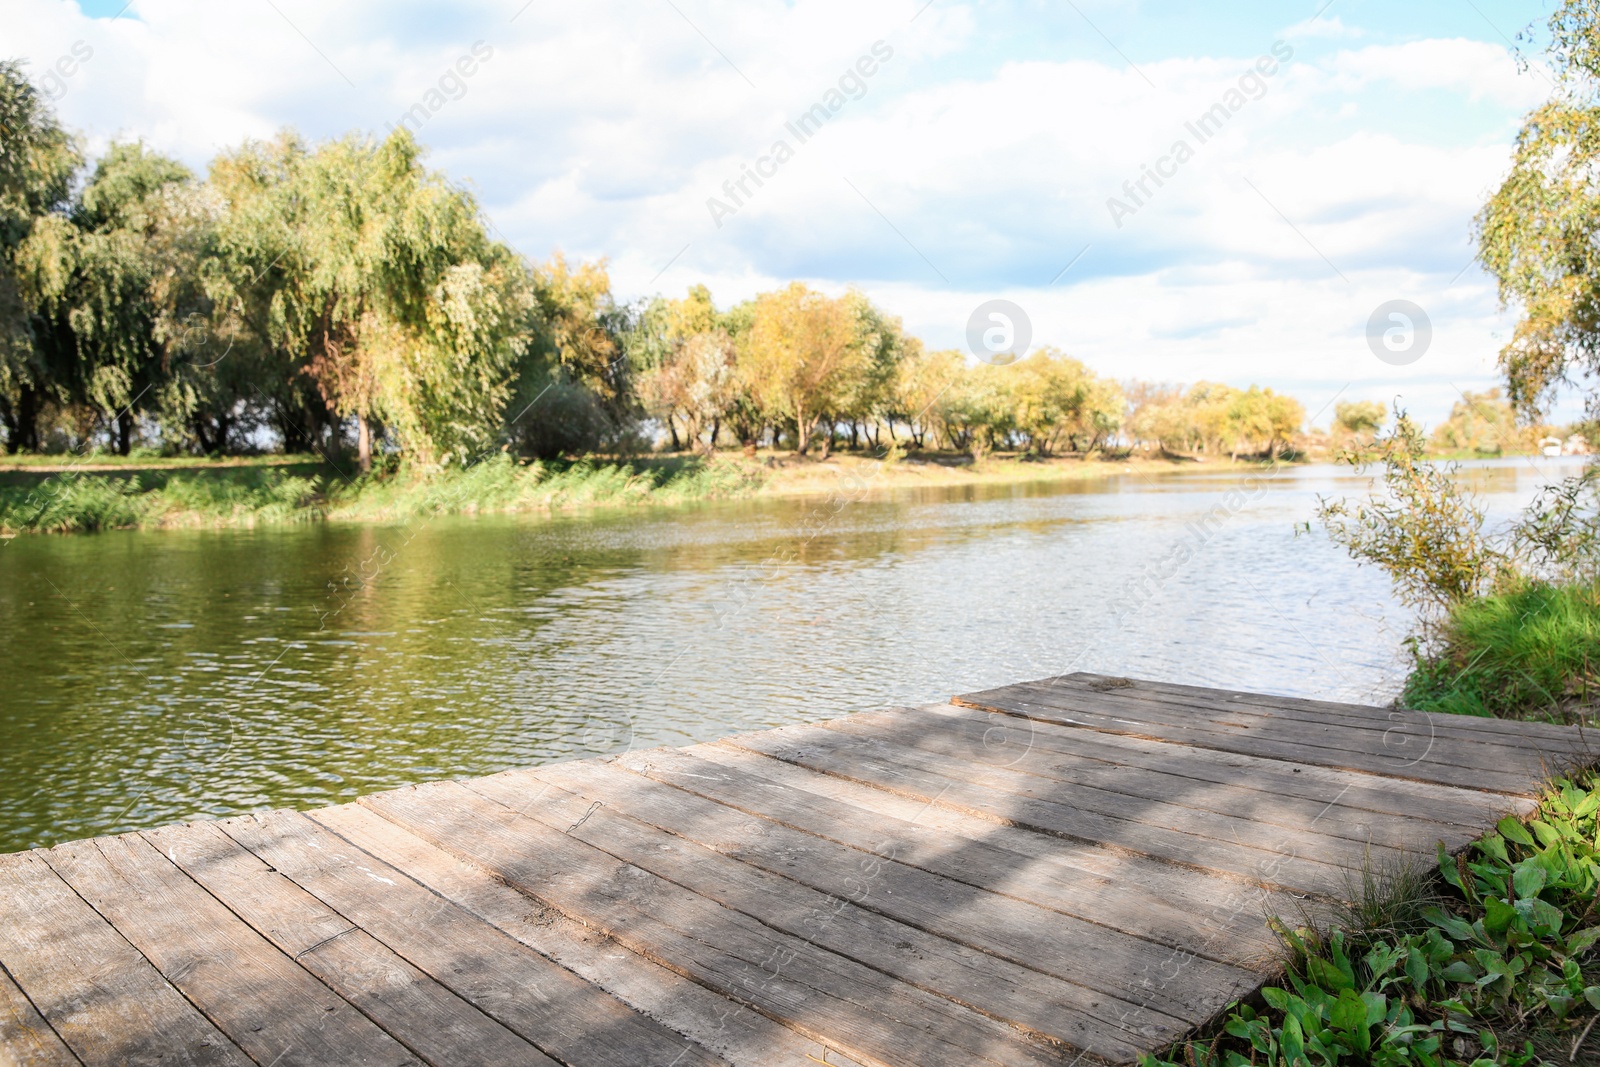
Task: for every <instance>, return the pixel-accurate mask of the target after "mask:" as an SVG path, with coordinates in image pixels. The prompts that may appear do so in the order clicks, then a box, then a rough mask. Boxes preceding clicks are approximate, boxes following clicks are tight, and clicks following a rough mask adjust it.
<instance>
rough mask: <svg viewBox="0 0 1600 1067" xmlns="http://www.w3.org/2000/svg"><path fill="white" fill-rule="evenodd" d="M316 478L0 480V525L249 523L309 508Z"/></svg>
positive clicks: (258, 473) (244, 473)
mask: <svg viewBox="0 0 1600 1067" xmlns="http://www.w3.org/2000/svg"><path fill="white" fill-rule="evenodd" d="M317 495H318V493H317V479H315V478H307V477H300V476H297V475H292V474H287V473H285V472H283V471H281V470H272V469H266V470H263V469H256V468H240V469H230V470H218V471H181V472H172V473H167V472H144V473H140V474H135V475H131V476H129V477H122V476H120V475H102V474H85V473H81V472H69V473H66V474H58V475H55V476H53V477H50V478H46V479H44V480H43V481H41V482H39V483H38V484H37V485H34V486H24V485H0V530H3V531H5V532H6V533H20V532H23V531H37V532H42V533H84V532H90V531H94V530H107V529H117V528H124V527H137V526H200V525H218V526H225V525H240V526H245V525H252V524H254V523H257V522H287V521H292V520H295V519H303V518H311V517H314V516H315V514H316V510H315V508H316V499H317Z"/></svg>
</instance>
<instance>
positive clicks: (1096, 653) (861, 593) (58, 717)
mask: <svg viewBox="0 0 1600 1067" xmlns="http://www.w3.org/2000/svg"><path fill="white" fill-rule="evenodd" d="M1479 467H1481V469H1479V470H1477V471H1476V472H1475V473H1474V478H1475V479H1476V481H1477V485H1478V488H1479V489H1480V491H1483V492H1485V493H1487V494H1490V496H1489V499H1490V500H1491V502H1492V504H1493V506H1494V508H1495V510H1496V511H1497V512H1501V513H1507V512H1509V510H1510V509H1511V508H1512V507H1514V506H1515V504H1516V503H1518V502H1520V501H1521V500H1523V499H1525V498H1526V497H1527V496H1528V495H1529V494H1530V493H1531V492H1532V491H1533V489H1534V488H1535V487H1536V485H1537V484H1538V482H1539V479H1540V477H1541V473H1542V474H1545V475H1547V474H1548V473H1549V472H1551V471H1567V470H1572V469H1575V468H1574V467H1573V465H1572V464H1571V463H1566V464H1560V463H1558V461H1552V460H1541V461H1530V460H1522V461H1504V462H1499V463H1492V464H1483V465H1479ZM1365 484H1366V483H1365V479H1357V478H1354V477H1352V476H1351V475H1350V474H1349V472H1348V471H1342V472H1341V471H1335V470H1334V469H1333V468H1329V467H1310V468H1298V469H1289V470H1285V471H1281V472H1279V473H1276V474H1272V475H1264V476H1256V477H1255V478H1254V479H1246V478H1241V477H1239V476H1236V475H1208V474H1202V473H1186V474H1184V475H1181V476H1170V477H1121V478H1112V479H1106V480H1102V481H1095V482H1086V483H1081V484H1073V485H1059V484H1058V485H1027V486H1009V487H999V488H984V489H979V488H972V487H966V488H963V489H960V490H920V491H917V492H909V493H904V494H900V495H895V496H892V497H876V498H872V499H864V500H853V501H846V500H842V499H841V500H837V501H820V500H781V501H759V502H737V503H727V504H717V505H705V506H697V507H693V508H682V509H655V510H650V511H640V512H616V511H612V512H605V513H597V514H592V515H584V516H566V517H559V518H555V519H541V518H531V517H520V518H519V517H500V518H480V519H455V518H452V519H438V520H432V521H425V522H421V523H417V524H413V525H411V526H409V527H402V526H393V527H378V526H304V527H291V528H280V529H263V530H255V531H204V532H186V531H166V532H151V533H115V534H103V535H97V536H87V537H29V538H19V539H16V540H14V541H12V542H11V543H9V544H8V545H6V546H5V547H3V548H0V609H3V617H4V619H5V626H6V634H5V641H4V648H5V653H4V655H5V665H6V670H5V686H4V690H3V692H0V731H3V732H0V737H3V738H4V743H3V747H0V851H9V850H12V849H18V848H24V847H28V846H32V845H39V844H48V843H51V842H55V841H60V840H64V839H68V838H75V837H82V836H88V835H91V834H101V833H108V832H112V831H116V830H122V829H127V828H129V827H135V826H147V825H152V824H158V823H163V822H169V821H173V820H177V819H182V818H189V817H194V816H200V815H223V814H230V813H235V812H239V811H242V810H248V809H252V808H261V807H268V806H300V807H309V806H314V805H319V804H325V803H330V802H334V801H338V800H343V799H348V798H350V797H353V796H356V795H359V794H362V793H367V792H372V791H374V790H377V789H382V788H387V787H391V786H395V785H399V784H403V783H406V782H415V781H421V780H425V779H430V778H443V777H463V776H468V775H474V774H482V773H487V772H490V771H494V770H498V769H502V768H505V767H510V766H518V765H528V764H535V763H541V762H547V761H550V760H554V759H561V758H564V757H570V756H573V755H580V754H586V753H597V752H605V751H614V750H617V749H620V748H623V747H626V746H629V745H632V746H635V747H641V746H651V745H660V744H682V743H685V742H691V741H698V740H706V739H709V738H713V737H717V736H720V735H722V734H726V733H730V732H732V731H736V730H748V729H754V728H759V727H766V726H774V725H779V724H783V723H790V722H798V721H804V720H814V719H818V718H823V717H827V716H831V715H834V714H838V713H840V712H843V711H848V710H854V709H860V708H866V707H872V706H877V705H883V704H888V703H895V702H906V701H927V700H935V699H942V698H945V697H947V696H949V695H951V694H953V693H956V692H961V691H966V690H973V689H980V688H984V687H987V686H993V685H999V684H1003V683H1006V682H1012V681H1018V680H1022V679H1027V678H1037V677H1042V676H1046V675H1050V674H1053V673H1058V672H1063V671H1069V670H1097V671H1105V672H1110V673H1117V674H1130V675H1141V676H1146V677H1153V678H1164V679H1171V680H1177V681H1187V682H1195V683H1201V684H1216V685H1226V686H1234V687H1240V688H1258V689H1263V690H1272V691H1278V692H1284V693H1295V694H1304V695H1318V696H1333V697H1344V698H1353V699H1365V700H1382V699H1387V698H1388V697H1389V696H1391V695H1392V694H1393V692H1394V690H1395V687H1396V685H1397V683H1398V680H1399V676H1400V674H1401V672H1402V670H1403V665H1404V661H1403V658H1402V652H1401V645H1400V642H1401V639H1402V638H1403V636H1404V634H1405V632H1406V629H1407V627H1408V625H1409V621H1408V618H1407V616H1406V615H1405V613H1404V612H1403V611H1401V610H1400V609H1398V608H1397V607H1396V606H1395V605H1394V604H1393V602H1392V601H1391V599H1390V597H1389V595H1388V586H1387V582H1386V580H1385V579H1384V578H1383V576H1382V575H1380V574H1378V573H1376V572H1373V571H1371V570H1365V569H1358V568H1356V567H1355V566H1354V565H1353V564H1352V563H1351V562H1350V561H1349V560H1348V559H1346V558H1345V557H1344V556H1343V554H1342V553H1341V552H1340V551H1339V550H1338V549H1336V548H1335V547H1334V546H1332V545H1331V544H1329V543H1328V542H1327V541H1326V539H1325V538H1324V537H1323V536H1322V535H1321V534H1320V533H1313V534H1311V535H1309V536H1308V535H1305V534H1301V535H1300V536H1296V535H1295V526H1296V525H1297V524H1298V523H1301V522H1304V521H1305V520H1307V519H1308V518H1310V517H1311V511H1312V507H1313V505H1314V503H1315V499H1316V496H1317V494H1319V493H1321V494H1323V495H1330V494H1332V495H1339V494H1350V493H1356V492H1359V491H1360V490H1361V489H1362V487H1363V486H1364V485H1365Z"/></svg>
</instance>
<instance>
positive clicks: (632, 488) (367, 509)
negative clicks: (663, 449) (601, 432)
mask: <svg viewBox="0 0 1600 1067" xmlns="http://www.w3.org/2000/svg"><path fill="white" fill-rule="evenodd" d="M761 482H762V475H761V474H760V473H759V471H758V470H757V469H756V468H753V467H751V466H749V465H746V464H742V463H738V462H713V463H707V462H705V461H704V460H701V459H698V458H688V457H683V458H671V459H648V460H640V461H635V462H626V463H624V462H598V461H587V460H580V461H576V462H569V463H529V464H520V463H517V462H515V461H514V460H513V459H512V458H511V457H510V456H507V455H498V456H495V457H493V458H491V459H488V460H485V461H484V462H482V463H477V464H474V465H472V466H470V467H466V468H456V469H445V470H443V471H437V472H431V473H429V474H427V475H423V474H419V473H417V472H414V471H409V470H406V469H403V468H402V469H401V470H398V471H395V472H390V473H374V474H370V475H365V476H362V477H359V478H356V479H353V480H350V481H346V480H345V479H344V478H342V477H340V476H339V475H338V474H336V473H333V472H330V471H324V472H323V473H320V474H311V475H300V474H296V473H291V472H289V471H285V470H279V469H272V468H260V467H237V468H224V469H217V470H178V471H140V472H137V473H133V474H120V473H117V474H97V473H84V472H66V473H62V474H56V475H53V476H51V477H48V478H45V479H43V480H41V481H39V482H37V483H35V484H33V485H24V484H0V531H3V532H5V533H8V534H15V533H22V532H40V533H78V532H89V531H94V530H108V529H122V528H141V527H157V526H250V525H256V524H260V523H284V522H299V521H308V520H314V519H330V520H335V521H393V520H401V519H408V518H415V517H420V516H430V515H450V514H475V513H489V512H516V511H540V510H556V509H565V508H577V507H588V506H606V505H631V504H646V503H682V502H687V501H694V500H707V499H714V498H721V497H733V496H744V495H748V494H750V493H752V492H754V491H755V490H756V489H758V488H759V487H760V485H761Z"/></svg>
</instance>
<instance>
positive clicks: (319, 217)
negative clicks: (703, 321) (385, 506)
mask: <svg viewBox="0 0 1600 1067" xmlns="http://www.w3.org/2000/svg"><path fill="white" fill-rule="evenodd" d="M213 182H214V183H215V184H216V185H217V186H218V188H219V189H221V190H223V191H224V194H225V195H226V196H227V198H228V200H229V211H230V214H231V215H232V216H233V220H234V221H233V222H232V223H231V224H229V225H225V226H224V235H223V238H222V240H221V241H220V242H219V248H220V251H221V254H222V257H223V258H224V260H226V261H227V262H226V265H225V266H224V267H223V268H221V269H220V270H219V271H218V272H217V276H216V279H215V281H216V285H217V288H218V291H219V295H222V296H224V297H225V299H224V303H225V304H226V305H227V307H228V308H230V309H231V310H230V314H231V315H233V316H235V317H236V318H237V320H238V321H239V322H240V323H242V324H245V325H246V326H247V327H249V328H250V329H251V330H252V331H253V332H254V333H256V339H257V342H258V343H259V344H262V345H264V346H266V347H267V348H269V349H271V350H273V351H277V352H281V353H282V354H283V357H284V358H285V360H286V361H287V362H288V364H289V367H290V369H291V371H292V373H294V374H296V375H300V376H303V377H304V378H305V380H307V381H309V382H310V383H312V384H313V385H314V387H315V389H316V391H317V394H318V395H319V396H320V397H321V399H322V400H323V402H324V403H325V404H326V405H327V408H328V410H329V411H330V412H331V413H332V415H333V416H334V418H335V420H336V421H337V420H344V419H352V420H353V421H354V422H355V424H356V435H357V450H358V451H357V461H358V463H359V465H360V467H361V469H362V470H367V469H369V468H370V466H371V459H372V448H373V440H374V433H375V427H376V426H379V425H381V426H383V427H386V428H387V429H388V430H389V431H390V433H391V435H392V436H393V438H394V442H395V444H396V446H397V448H398V450H399V451H400V452H401V453H402V454H404V455H406V456H407V457H408V458H410V459H412V460H414V461H416V462H418V463H419V464H420V465H423V466H429V465H433V464H436V463H439V462H443V461H447V460H450V459H457V460H462V459H465V458H466V457H467V456H468V455H470V454H472V453H474V452H476V451H479V450H481V449H483V448H485V447H487V446H488V445H489V444H490V443H491V442H492V440H493V438H494V437H495V436H496V435H497V434H498V432H499V429H500V423H501V418H502V414H503V409H504V406H505V403H506V400H507V397H508V394H509V389H510V382H511V375H512V369H513V364H514V361H515V358H516V356H517V354H518V352H519V351H520V349H521V347H523V346H524V345H525V333H526V324H527V317H528V310H529V306H530V300H531V293H530V288H529V278H528V273H527V270H526V268H525V266H524V265H523V263H522V262H521V261H520V260H519V259H518V258H517V257H516V256H515V255H514V254H513V253H512V252H511V251H510V250H509V249H508V248H506V247H505V246H504V245H501V244H499V243H498V242H495V241H493V240H491V239H490V238H489V237H488V235H487V233H486V232H485V229H484V225H483V221H482V219H481V217H480V216H479V213H478V208H477V204H476V202H475V201H474V200H473V199H472V198H471V197H470V196H469V195H467V194H466V193H465V192H463V191H462V190H460V189H457V188H455V187H454V186H452V185H450V184H449V183H448V182H447V181H446V180H445V179H444V178H443V177H442V176H441V175H438V174H436V173H434V172H430V171H428V170H426V169H425V168H424V167H423V166H422V163H421V152H420V150H419V148H418V146H417V145H416V142H415V141H413V140H412V138H411V136H410V134H409V133H408V132H406V131H404V130H399V131H396V132H395V133H394V134H392V135H391V136H390V137H389V138H387V139H386V140H384V141H381V142H378V141H373V140H371V139H369V138H363V137H359V136H349V137H346V138H343V139H342V140H337V141H331V142H328V143H325V144H322V145H319V146H316V147H315V148H308V147H307V146H305V145H304V144H303V143H301V142H299V141H298V140H297V139H295V138H293V137H289V136H284V137H280V138H279V139H278V140H277V141H276V142H273V143H271V144H266V145H259V144H258V145H249V146H246V148H245V149H243V150H241V151H240V152H238V153H235V154H234V155H233V156H232V157H230V158H227V159H224V160H222V161H219V165H218V166H217V167H216V168H214V170H213ZM338 440H339V428H338V426H337V425H335V426H334V427H333V434H332V438H331V443H332V444H333V445H334V446H335V447H337V442H338Z"/></svg>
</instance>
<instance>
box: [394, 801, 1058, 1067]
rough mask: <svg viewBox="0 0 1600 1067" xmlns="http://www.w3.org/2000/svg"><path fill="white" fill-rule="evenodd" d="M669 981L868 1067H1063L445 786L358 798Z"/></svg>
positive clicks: (976, 1018)
mask: <svg viewBox="0 0 1600 1067" xmlns="http://www.w3.org/2000/svg"><path fill="white" fill-rule="evenodd" d="M362 803H364V804H366V805H368V806H370V807H373V808H374V809H375V810H377V811H379V812H380V813H381V814H384V815H386V816H388V817H390V818H393V819H395V820H397V821H398V822H400V823H401V825H403V826H405V827H407V828H409V829H411V830H412V831H413V832H415V833H416V834H418V835H419V836H421V837H423V838H424V839H426V840H428V841H429V842H431V843H432V844H434V845H437V846H439V847H441V848H443V849H445V850H446V851H450V852H455V853H457V854H458V855H461V856H463V857H464V858H468V859H471V860H473V861H475V862H477V863H480V864H482V865H483V866H485V867H487V868H489V869H490V870H492V871H493V872H494V873H495V874H497V875H498V876H499V877H501V878H503V879H505V881H506V882H507V883H509V884H511V885H513V886H514V887H516V888H518V889H520V890H522V891H523V892H526V893H528V894H530V895H532V896H535V897H538V898H539V899H540V900H543V901H545V902H546V903H547V904H549V905H550V906H551V907H553V908H556V909H557V910H559V911H561V912H563V913H565V914H567V915H569V916H571V917H573V918H575V919H580V920H581V921H585V922H588V923H591V924H592V925H594V926H596V927H598V928H599V929H601V930H603V931H604V932H606V933H607V934H609V935H610V936H611V937H613V938H615V939H616V940H617V941H619V942H621V943H622V944H624V945H627V946H628V947H629V948H631V949H633V950H634V951H636V952H640V953H642V954H644V955H647V956H649V957H650V958H652V959H654V960H656V961H657V962H659V963H662V964H664V965H665V966H668V967H671V968H672V969H673V970H676V971H678V972H679V973H681V974H684V975H685V976H687V977H691V978H693V979H695V980H696V981H698V982H701V983H702V984H705V985H708V986H711V987H712V988H715V989H717V990H719V991H720V992H722V993H723V994H724V995H725V996H728V997H730V998H731V999H734V1000H737V1001H740V1002H741V1003H745V1004H748V1005H750V1006H751V1007H753V1008H755V1009H756V1010H758V1011H761V1012H762V1013H764V1014H766V1015H768V1016H770V1017H772V1018H774V1019H777V1020H778V1021H780V1022H782V1023H784V1024H785V1025H787V1026H790V1027H791V1028H793V1029H796V1030H799V1031H801V1032H802V1033H806V1034H808V1035H809V1036H812V1037H814V1038H816V1039H817V1040H819V1041H828V1042H831V1043H833V1044H835V1045H836V1046H838V1047H840V1048H842V1049H843V1050H844V1051H845V1052H846V1053H848V1054H849V1055H850V1056H852V1057H853V1058H855V1059H857V1060H860V1061H862V1062H864V1063H868V1064H872V1065H873V1067H878V1065H882V1067H894V1065H898V1064H905V1063H967V1062H981V1063H1000V1064H1051V1063H1059V1056H1058V1055H1057V1053H1056V1052H1055V1051H1054V1050H1052V1049H1051V1048H1049V1047H1047V1046H1046V1045H1044V1044H1042V1043H1039V1042H1035V1041H1033V1040H1031V1039H1028V1038H1026V1037H1025V1035H1020V1034H1019V1033H1018V1032H1017V1031H1015V1030H1012V1029H1010V1028H1007V1027H1004V1026H1002V1025H1000V1024H998V1023H995V1022H994V1021H993V1020H989V1019H986V1018H984V1017H983V1016H980V1015H977V1014H976V1013H974V1012H972V1011H970V1010H968V1009H965V1008H961V1007H959V1006H957V1005H955V1004H952V1003H950V1002H949V1001H946V1000H943V999H942V998H939V997H935V996H933V995H932V994H929V993H925V992H923V991H922V990H919V989H915V988H913V987H910V986H907V985H906V984H905V983H903V982H897V981H895V980H893V979H891V978H889V977H888V976H887V975H884V974H881V973H880V972H877V971H874V970H871V969H870V968H867V967H863V966H861V965H860V964H858V963H856V962H854V961H853V960H848V959H845V958H844V957H841V956H838V955H836V954H834V953H831V952H827V951H825V950H823V949H820V948H818V947H817V946H815V945H813V944H810V943H809V942H806V941H804V940H802V939H800V938H796V937H792V936H790V935H787V934H782V933H780V932H778V931H775V930H772V929H770V928H768V927H765V926H762V925H761V924H760V923H757V922H755V920H753V919H750V918H749V917H748V916H745V915H742V914H740V913H738V912H734V911H732V910H730V909H728V908H723V907H721V906H720V905H717V904H715V903H713V902H712V901H709V900H706V899H705V898H704V897H701V896H699V895H698V894H694V893H690V892H688V891H687V890H684V889H682V888H681V887H679V886H676V885H673V884H672V883H670V882H667V881H666V880H664V879H662V878H660V877H658V876H656V875H653V874H650V873H649V872H647V871H644V870H641V869H640V868H637V867H634V866H632V865H629V864H623V863H621V862H619V861H617V860H615V859H614V858H612V857H611V856H608V855H607V854H605V853H604V852H601V851H600V850H599V849H596V848H594V846H592V845H588V844H585V843H583V842H580V841H577V840H575V839H574V838H571V837H569V836H567V835H566V834H563V833H561V832H559V831H553V830H551V829H550V828H549V827H546V826H545V825H543V824H542V823H540V822H538V821H537V820H535V819H531V818H529V817H527V816H525V815H522V814H519V813H517V812H514V811H511V810H510V809H508V808H505V807H503V806H501V805H498V804H495V803H492V802H491V801H489V800H487V799H486V798H484V797H482V796H480V795H478V794H476V793H474V792H472V791H471V790H469V789H467V788H466V787H464V786H461V785H459V784H456V783H452V782H438V783H433V784H431V785H427V786H421V787H417V788H415V789H401V790H394V791H392V792H389V793H380V794H377V795H376V796H372V797H367V798H364V799H363V801H362Z"/></svg>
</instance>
